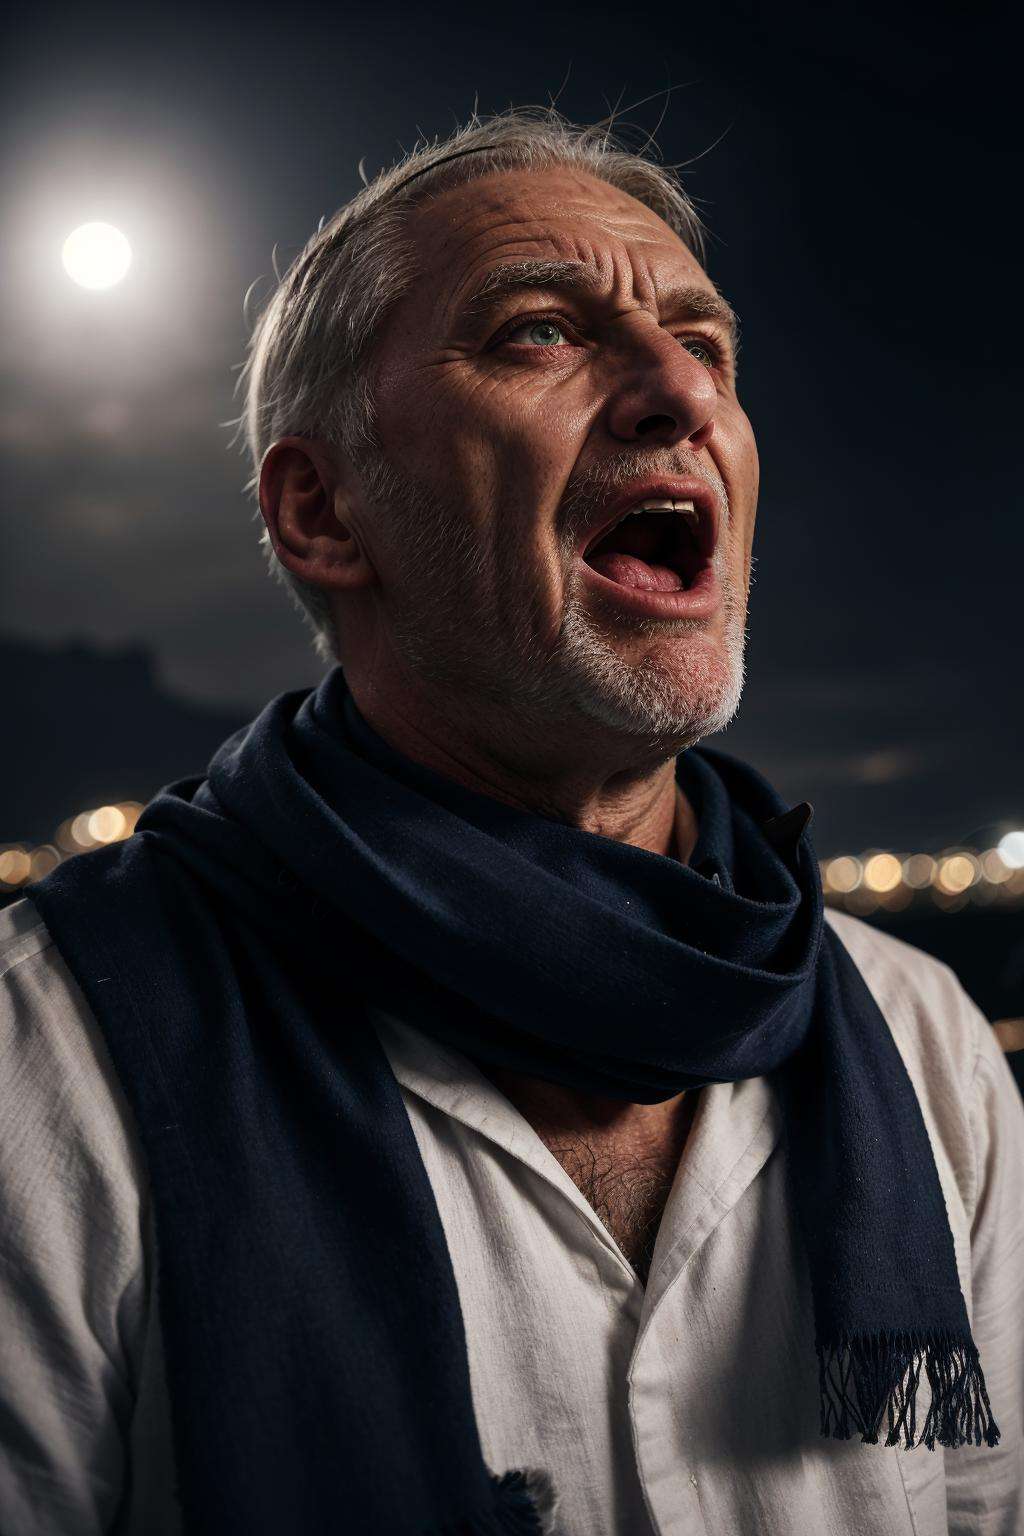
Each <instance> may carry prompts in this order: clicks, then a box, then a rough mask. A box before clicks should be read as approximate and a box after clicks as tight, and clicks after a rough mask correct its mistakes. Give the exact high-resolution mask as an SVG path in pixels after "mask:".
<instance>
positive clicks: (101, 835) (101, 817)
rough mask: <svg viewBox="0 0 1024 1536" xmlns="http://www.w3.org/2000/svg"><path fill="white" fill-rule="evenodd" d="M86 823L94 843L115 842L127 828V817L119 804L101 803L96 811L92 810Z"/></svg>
mask: <svg viewBox="0 0 1024 1536" xmlns="http://www.w3.org/2000/svg"><path fill="white" fill-rule="evenodd" d="M86 825H87V828H88V832H89V836H90V837H91V838H92V840H93V842H95V843H116V842H117V840H118V838H119V837H124V835H125V832H126V831H127V830H128V822H127V819H126V817H125V814H124V812H123V811H122V809H121V807H120V806H119V805H101V806H100V808H99V810H98V811H93V813H92V815H91V816H90V817H89V820H88V822H87V823H86Z"/></svg>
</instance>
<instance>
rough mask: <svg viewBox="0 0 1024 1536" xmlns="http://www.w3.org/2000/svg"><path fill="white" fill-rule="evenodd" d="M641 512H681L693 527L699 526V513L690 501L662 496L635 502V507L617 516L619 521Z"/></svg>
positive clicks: (636, 515) (638, 514)
mask: <svg viewBox="0 0 1024 1536" xmlns="http://www.w3.org/2000/svg"><path fill="white" fill-rule="evenodd" d="M641 512H682V514H683V516H684V517H686V518H688V519H689V521H690V523H691V524H692V526H693V527H694V528H697V527H699V526H700V513H699V512H698V511H697V509H696V507H695V506H694V504H693V502H692V501H669V500H668V499H667V498H664V497H658V498H655V499H652V500H650V501H640V502H637V504H636V506H635V507H630V509H629V511H628V512H625V513H623V516H622V517H620V518H619V522H622V521H623V518H626V517H639V516H640V513H641Z"/></svg>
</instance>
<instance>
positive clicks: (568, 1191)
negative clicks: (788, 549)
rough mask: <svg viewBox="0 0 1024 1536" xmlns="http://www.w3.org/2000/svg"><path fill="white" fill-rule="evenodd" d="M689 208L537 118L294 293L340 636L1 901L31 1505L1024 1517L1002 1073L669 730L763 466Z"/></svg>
mask: <svg viewBox="0 0 1024 1536" xmlns="http://www.w3.org/2000/svg"><path fill="white" fill-rule="evenodd" d="M702 249H703V248H702V244H701V230H700V224H699V221H698V219H697V217H696V215H695V212H694V209H693V207H692V205H691V203H690V201H689V200H688V198H687V196H686V194H685V192H684V190H683V189H682V187H681V185H680V183H679V181H678V180H677V179H676V178H675V177H674V176H673V175H672V174H671V173H669V172H668V171H666V170H664V169H662V168H660V167H659V166H658V165H657V164H656V163H654V162H653V161H651V160H649V159H647V158H645V157H644V156H642V155H639V154H636V153H633V152H631V151H629V150H628V149H625V148H623V147H622V146H621V145H618V144H616V143H615V141H614V140H613V139H612V137H611V135H610V133H609V132H608V130H607V128H606V127H601V128H597V129H594V128H590V129H588V128H578V127H575V126H573V125H571V124H569V123H567V122H566V121H565V120H564V119H562V118H561V117H559V116H558V115H557V114H556V113H554V112H530V111H518V112H516V111H514V112H510V113H506V114H503V115H501V116H499V117H496V118H493V119H489V120H486V121H482V120H479V119H474V120H473V121H472V122H471V123H470V124H469V125H468V126H467V127H465V128H463V129H462V130H460V131H459V132H458V133H456V134H455V135H454V136H453V137H452V138H451V139H450V140H449V141H447V142H445V143H433V144H424V145H421V146H420V147H419V148H418V149H417V150H416V151H415V152H414V153H413V154H412V155H411V156H409V157H407V158H406V160H405V161H403V163H402V164H401V165H399V166H397V167H395V168H393V169H392V170H389V171H387V172H386V173H384V174H383V175H381V176H380V177H378V178H377V179H376V180H375V181H373V182H372V183H370V184H369V185H367V186H366V187H365V188H364V190H363V191H361V192H360V193H359V195H358V196H357V197H356V198H354V199H353V200H352V201H351V202H350V203H349V204H347V205H346V206H345V207H344V208H342V209H341V210H340V212H339V213H338V214H337V215H336V216H335V217H334V218H333V219H332V220H330V221H329V222H327V223H326V224H324V225H323V227H322V228H321V229H320V230H319V231H318V232H317V233H316V235H315V236H314V237H313V238H312V239H311V240H310V242H309V244H308V246H307V247H306V249H305V250H304V252H303V253H302V254H301V256H300V257H299V258H298V259H297V260H296V261H295V263H294V264H293V266H292V267H291V268H290V270H289V271H288V272H287V273H286V274H285V277H284V279H283V281H282V282H281V284H280V286H279V288H278V289H277V291H276V292H275V293H274V294H273V296H272V298H271V300H270V302H269V304H268V306H267V308H266V310H265V311H264V313H263V315H262V317H261V319H260V321H259V323H258V325H257V328H256V332H255V335H254V337H253V341H252V350H251V354H250V358H249V363H248V367H247V371H246V384H247V390H248V395H247V406H246V413H245V425H246V430H247V434H248V439H249V443H250V447H251V450H252V456H253V465H254V487H255V489H256V491H257V494H258V499H259V506H260V510H261V512H262V514H263V518H264V521H265V525H266V542H267V548H268V554H269V556H270V559H271V561H272V563H273V568H274V569H275V571H276V572H277V573H278V574H279V575H280V576H281V578H282V579H283V580H284V581H285V582H287V584H288V585H289V586H290V588H291V590H292V592H293V594H294V596H295V597H296V599H297V601H298V603H299V604H300V605H301V608H302V611H303V613H304V614H305V615H306V617H307V618H308V620H309V623H310V624H311V626H312V628H313V632H314V635H315V640H316V645H317V648H318V650H319V652H320V654H321V656H322V657H323V658H324V659H325V660H327V661H329V662H330V663H331V667H330V670H329V671H328V672H327V675H326V677H325V679H324V681H323V683H322V684H321V685H320V687H318V688H317V689H315V690H313V691H308V690H306V691H299V692H295V693H290V694H286V695H284V696H282V697H281V698H278V699H276V700H274V701H273V702H272V703H270V704H269V705H268V706H267V708H266V709H265V710H264V711H263V713H262V714H260V715H259V717H258V718H257V719H256V720H255V721H254V722H253V723H252V725H251V726H250V727H248V728H247V729H246V730H245V731H243V732H240V733H239V734H238V735H237V736H235V737H233V738H232V739H231V740H230V741H228V742H226V743H225V744H224V746H223V747H222V748H221V750H220V751H219V752H218V753H217V755H216V756H215V758H214V759H213V761H212V763H211V764H210V766H209V769H208V771H207V773H206V775H205V776H204V777H202V778H192V779H184V780H182V781H181V782H179V783H177V784H174V785H172V786H170V787H169V788H168V789H166V790H164V791H163V792H161V794H160V795H159V796H157V798H156V799H155V800H154V801H153V802H152V804H151V805H150V807H149V808H148V810H147V812H146V814H145V815H144V816H143V818H142V820H141V821H140V823H139V829H138V831H137V833H136V835H135V836H134V837H133V838H132V839H130V840H129V841H128V842H126V843H124V844H122V845H119V846H117V847H115V848H112V849H109V850H105V851H103V852H100V853H96V854H91V855H88V856H85V857H82V858H79V859H75V860H71V861H68V862H67V863H66V864H65V865H63V866H62V867H61V868H60V869H58V870H56V871H55V872H54V873H53V874H52V875H51V876H49V877H48V878H47V879H46V880H44V881H43V882H41V883H40V884H39V885H37V886H35V887H33V888H32V890H31V891H30V893H29V896H28V898H27V899H26V900H24V901H22V902H20V903H18V904H16V905H15V906H13V907H12V908H10V909H9V910H8V911H7V912H6V913H4V914H3V918H2V922H3V928H2V948H0V958H2V963H0V973H2V974H3V981H4V991H3V993H2V1002H0V1021H2V1027H3V1030H4V1032H5V1045H4V1062H5V1073H4V1079H5V1081H4V1087H3V1089H2V1093H3V1095H4V1104H3V1111H2V1114H0V1143H2V1145H0V1190H2V1206H3V1213H4V1215H3V1221H4V1226H3V1233H2V1238H0V1241H2V1243H3V1255H4V1261H3V1264H2V1266H0V1403H2V1419H0V1422H2V1425H3V1430H2V1437H3V1457H2V1462H0V1528H2V1529H3V1530H4V1531H5V1532H11V1533H12V1536H14V1533H16V1536H36V1533H38V1536H42V1533H56V1532H60V1533H62V1536H87V1533H88V1536H93V1533H99V1532H110V1531H117V1532H122V1533H123V1532H130V1533H139V1536H141V1533H145V1536H168V1533H178V1532H187V1533H189V1536H191V1533H200V1536H214V1533H215V1536H233V1533H238V1536H242V1533H245V1536H264V1533H266V1536H271V1533H272V1536H292V1533H295V1536H314V1533H315V1536H321V1533H327V1532H338V1533H341V1532H345V1533H348V1532H352V1533H367V1536H370V1533H372V1536H406V1533H408V1536H412V1533H414V1532H415V1533H424V1536H447V1533H450V1536H454V1533H464V1536H484V1533H499V1532H508V1533H513V1532H521V1533H525V1532H542V1531H543V1532H547V1533H558V1536H652V1533H659V1536H704V1533H714V1536H790V1533H792V1532H799V1533H812V1532H813V1533H815V1536H819V1533H830V1536H847V1533H849V1536H852V1533H854V1532H857V1533H865V1532H871V1533H872V1536H949V1533H959V1536H967V1533H971V1536H981V1533H983V1532H984V1533H989V1536H996V1533H999V1536H1011V1533H1013V1532H1020V1531H1021V1530H1022V1529H1024V1527H1022V1524H1021V1521H1022V1465H1021V1456H1022V1439H1021V1414H1022V1388H1024V1258H1022V1254H1024V1185H1022V1154H1024V1112H1022V1107H1021V1104H1020V1101H1019V1098H1018V1096H1017V1095H1016V1090H1015V1088H1014V1085H1013V1082H1012V1080H1011V1077H1010V1074H1009V1072H1008V1071H1007V1068H1006V1065H1005V1063H1004V1061H1003V1059H1002V1057H1001V1055H1000V1052H999V1050H998V1048H997V1046H996V1043H995V1042H994V1040H993V1037H992V1033H991V1030H990V1029H989V1027H988V1025H987V1023H986V1021H985V1020H984V1019H983V1018H982V1017H981V1016H980V1014H979V1013H978V1011H977V1009H976V1008H975V1007H974V1006H973V1005H972V1004H971V1003H970V1002H969V1001H968V999H967V998H966V996H965V995H964V993H963V991H962V990H961V989H960V987H959V986H958V984H957V982H956V981H955V980H954V978H953V976H952V975H951V973H950V972H949V971H948V970H947V969H946V968H945V967H943V966H942V965H939V964H938V963H936V962H935V961H933V960H931V959H929V958H927V957H926V956H924V955H923V954H920V953H918V952H916V951H915V950H913V949H910V948H908V947H906V946H905V945H903V944H900V943H898V942H896V941H894V940H892V939H890V938H886V937H884V936H883V935H882V934H880V933H878V932H876V931H874V930H872V929H870V928H868V927H867V926H865V925H864V924H861V923H859V922H857V921H855V920H853V919H852V918H849V917H837V916H835V915H834V914H832V913H828V914H826V913H825V912H824V910H823V905H822V893H821V885H820V879H819V874H818V866H817V861H816V859H815V857H814V854H813V849H812V845H811V842H810V838H809V833H808V820H809V816H810V808H809V807H808V806H806V805H797V806H789V805H787V804H786V803H785V802H784V801H783V800H782V799H781V798H780V797H779V795H778V794H777V793H776V792H775V791H774V790H773V789H772V787H771V786H770V785H769V784H768V783H766V782H765V780H764V779H763V778H761V777H760V776H759V775H758V774H757V773H756V771H755V770H754V769H753V768H751V767H749V766H747V765H745V764H743V763H740V762H738V761H736V760H735V759H734V758H732V757H730V756H728V755H726V754H723V753H720V752H718V751H716V750H711V749H709V748H707V747H701V746H698V743H700V742H701V741H702V740H703V738H705V737H707V736H709V735H711V734H712V733H714V732H717V731H719V730H721V729H722V728H723V727H724V726H725V725H726V724H727V723H728V721H729V720H730V719H731V718H732V716H733V714H734V713H735V711H736V709H737V706H738V703H739V699H740V694H741V688H742V682H743V655H744V636H745V628H746V609H747V594H748V586H749V580H750V568H751V545H752V539H753V533H754V516H755V506H756V500H757V485H758V463H757V453H756V448H755V441H754V434H753V431H752V428H751V424H750V422H749V421H748V419H747V417H746V415H745V414H744V411H743V409H742V407H741V405H740V402H739V398H738V394H737V372H736V351H737V335H736V320H735V316H734V315H733V313H732V311H731V309H730V307H729V304H728V303H727V302H726V300H725V298H724V297H723V296H722V295H721V294H720V293H719V291H718V289H717V288H716V286H715V284H714V282H713V281H712V280H711V278H710V277H709V276H708V274H707V272H706V271H705V268H704V265H703V260H702ZM822 515H823V516H827V509H823V511H822ZM201 557H202V552H201V547H197V559H201ZM793 601H794V602H798V601H799V594H798V593H797V592H794V593H793Z"/></svg>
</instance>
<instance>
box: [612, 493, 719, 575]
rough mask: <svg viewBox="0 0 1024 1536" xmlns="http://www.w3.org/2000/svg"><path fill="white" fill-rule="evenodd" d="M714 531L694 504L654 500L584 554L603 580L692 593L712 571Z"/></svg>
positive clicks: (626, 517)
mask: <svg viewBox="0 0 1024 1536" xmlns="http://www.w3.org/2000/svg"><path fill="white" fill-rule="evenodd" d="M713 547H714V532H713V529H711V528H710V527H709V520H708V519H707V518H706V517H705V516H703V515H702V513H701V511H700V510H699V509H698V508H697V506H696V505H695V504H694V502H693V501H673V500H668V499H667V498H664V497H655V498H649V499H646V500H644V501H641V502H638V503H637V504H636V505H635V506H633V507H631V508H629V509H628V510H627V511H625V512H624V513H623V514H622V516H621V517H620V518H619V519H618V520H617V521H616V522H615V523H614V524H613V526H612V527H611V528H610V529H608V530H606V531H605V532H604V533H601V534H599V535H598V536H597V537H596V538H595V539H594V540H593V541H592V542H591V543H590V544H589V545H588V546H587V548H586V549H585V550H584V551H583V559H584V560H585V561H586V563H587V565H589V566H590V567H591V568H592V569H593V570H595V571H597V573H598V575H600V576H603V577H605V579H606V580H608V581H613V582H615V583H616V584H617V585H618V586H620V587H632V588H634V589H636V590H640V591H644V592H688V591H690V589H691V588H693V587H694V586H696V585H698V584H699V583H700V580H701V577H702V575H703V574H704V573H705V572H707V571H708V570H709V567H710V565H711V555H712V552H713Z"/></svg>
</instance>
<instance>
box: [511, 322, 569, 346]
mask: <svg viewBox="0 0 1024 1536" xmlns="http://www.w3.org/2000/svg"><path fill="white" fill-rule="evenodd" d="M521 331H525V332H526V335H527V337H528V339H529V341H530V343H531V344H532V345H533V346H535V347H557V346H559V345H560V344H561V343H562V342H564V341H565V334H564V332H563V331H562V329H561V327H560V326H558V325H556V324H555V322H554V321H553V320H533V321H531V322H530V323H529V324H528V325H519V326H517V327H516V329H515V330H514V331H511V332H510V333H509V336H508V340H509V341H514V340H515V339H516V338H517V337H518V336H519V334H520V332H521Z"/></svg>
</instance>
